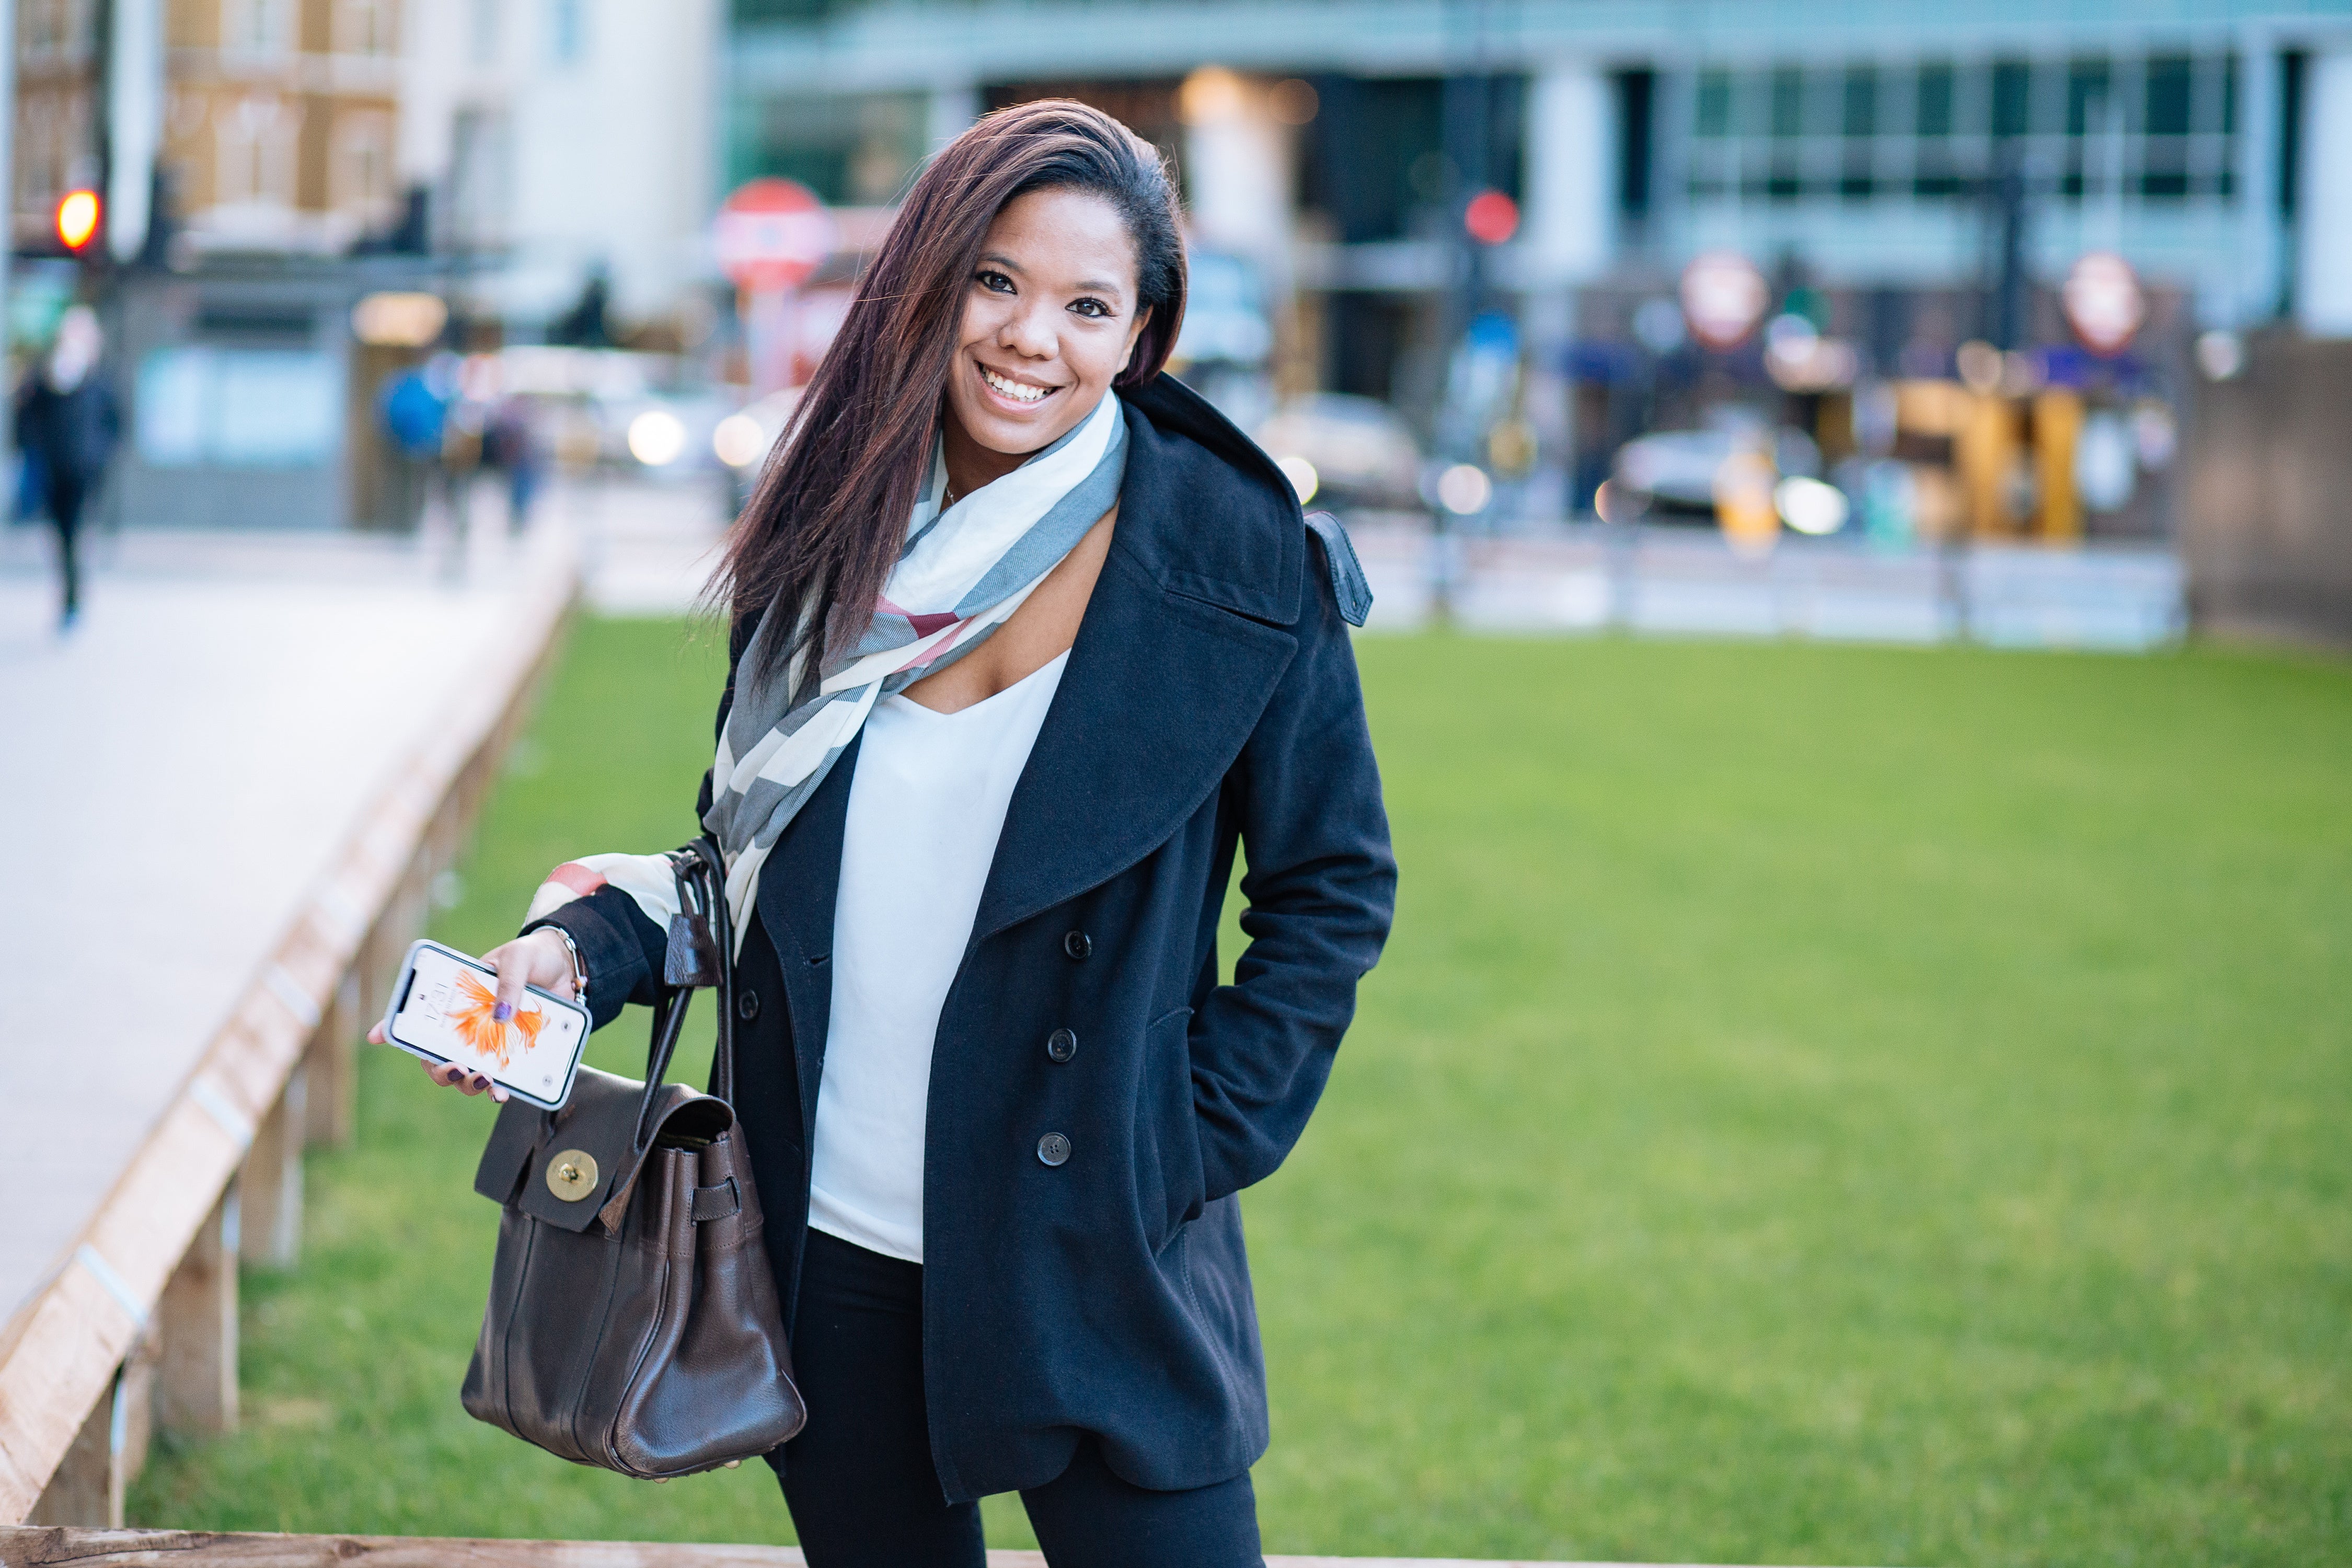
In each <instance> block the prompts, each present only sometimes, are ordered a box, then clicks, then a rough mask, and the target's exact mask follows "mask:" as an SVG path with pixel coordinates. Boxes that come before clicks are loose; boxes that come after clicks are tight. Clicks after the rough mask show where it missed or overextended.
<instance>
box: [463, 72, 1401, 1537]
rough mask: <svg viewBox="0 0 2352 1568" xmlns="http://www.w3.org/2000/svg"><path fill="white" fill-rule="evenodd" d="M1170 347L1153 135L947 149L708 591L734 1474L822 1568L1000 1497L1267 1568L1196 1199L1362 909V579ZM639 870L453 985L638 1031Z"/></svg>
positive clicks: (1239, 1329)
mask: <svg viewBox="0 0 2352 1568" xmlns="http://www.w3.org/2000/svg"><path fill="white" fill-rule="evenodd" d="M1183 306H1184V259H1183V251H1182V247H1181V238H1180V236H1179V233H1178V229H1177V216H1176V209H1175V201H1174V195H1173V193H1172V191H1171V188H1170V184H1169V182H1168V179H1167V177H1166V175H1165V174H1164V172H1163V171H1162V169H1161V167H1160V163H1159V161H1158V159H1157V157H1156V155H1155V154H1154V153H1152V152H1151V150H1150V147H1149V146H1148V145H1146V144H1145V143H1143V142H1140V141H1139V140H1138V139H1137V138H1136V137H1135V136H1134V135H1132V134H1131V133H1130V132H1128V131H1127V130H1126V129H1125V128H1124V127H1122V126H1120V125H1119V124H1118V122H1117V121H1113V120H1111V119H1109V118H1108V117H1107V116H1105V115H1102V114H1099V113H1097V112H1096V111H1095V110H1090V109H1087V108H1084V107H1082V106H1080V105H1077V104H1075V103H1043V104H1033V105H1030V106H1027V107H1024V108H1020V109H1014V110H1005V111H1003V113H1000V114H996V115H992V116H991V117H990V118H988V119H987V120H984V121H982V122H981V123H980V124H979V125H977V126H975V127H974V128H973V129H972V130H971V131H970V132H967V133H966V134H965V135H964V136H963V137H962V138H961V139H960V140H959V141H958V142H955V143H954V144H953V145H951V146H950V147H949V148H948V149H946V150H945V151H944V152H942V153H940V155H939V157H938V158H937V159H936V160H935V161H934V162H933V163H932V164H931V165H930V167H929V169H928V170H927V171H926V172H925V174H923V175H922V177H921V178H920V179H919V181H918V182H917V183H916V184H915V187H914V189H913V191H912V192H911V193H910V195H909V196H908V200H907V203H906V205H905V208H904V210H903V211H902V213H901V215H900V216H899V218H898V222H897V224H896V225H895V226H894V227H893V229H892V231H891V233H890V236H889V237H888V239H887V241H886V242H885V243H884V245H883V247H882V250H881V253H880V254H879V255H878V256H877V258H875V261H874V263H873V265H872V267H871V268H870V269H869V271H868V273H867V275H866V279H865V280H864V282H863V284H862V286H861V289H860V290H859V294H858V298H857V300H856V304H855V305H854V306H853V308H852V310H851V311H850V314H849V317H848V320H847V322H846V324H845V327H844V330H843V331H842V333H841V336H840V338H839V339H838V340H837V342H836V343H835V347H834V348H833V350H832V352H831V353H829V354H828V355H827V357H826V359H825V362H824V365H823V366H822V367H821V368H820V370H819V371H818V374H817V376H816V379H815V381H814V384H812V385H811V387H810V389H809V392H808V394H807V396H806V397H805V399H804V400H803V412H802V414H801V416H800V418H799V422H798V424H797V426H795V428H794V430H793V434H792V436H791V437H790V440H789V442H788V444H787V445H786V446H785V447H784V448H783V450H782V455H781V456H780V457H778V458H775V459H774V460H773V461H772V465H771V467H770V468H769V470H768V472H767V473H766V475H765V476H764V477H763V479H762V481H761V486H760V489H759V490H758V492H757V493H756V494H755V496H754V497H753V500H752V501H751V505H750V507H749V508H748V509H747V510H746V511H745V513H744V516H743V518H742V520H741V521H740V524H739V529H738V531H737V533H736V535H735V538H734V540H733V542H732V545H731V548H730V553H729V555H728V557H727V560H726V563H725V565H724V566H723V568H722V577H721V582H722V583H723V584H724V586H725V590H726V593H727V595H728V596H729V600H730V605H731V608H732V613H733V635H732V638H731V647H730V652H731V655H732V658H733V669H732V673H731V674H730V679H729V683H728V689H727V693H726V695H725V696H723V697H722V698H721V700H720V703H719V751H718V758H717V762H716V763H715V764H714V767H713V770H712V773H711V774H710V775H709V777H707V778H706V780H705V782H704V787H703V795H702V801H701V809H702V816H703V821H704V823H705V825H706V826H708V827H709V829H710V831H712V832H713V833H714V834H716V835H717V837H719V842H720V844H721V847H722V848H723V849H724V851H725V854H726V857H727V859H728V864H729V868H730V877H729V889H730V903H731V904H732V905H733V907H734V909H735V910H736V913H737V929H738V931H739V933H740V948H739V957H738V980H737V985H738V989H739V996H738V1023H739V1033H738V1041H739V1044H738V1061H739V1067H738V1072H739V1074H740V1077H739V1079H738V1083H739V1093H738V1110H739V1113H740V1118H741V1123H742V1125H743V1127H744V1129H745V1135H746V1138H747V1141H748V1143H749V1146H750V1149H751V1158H752V1162H753V1165H754V1168H755V1171H756V1173H757V1178H758V1182H759V1185H760V1196H761V1205H762V1207H763V1209H764V1211H765V1213H766V1214H767V1215H768V1224H769V1227H770V1229H769V1236H768V1245H769V1248H770V1252H771V1256H772V1258H773V1260H774V1265H775V1268H776V1272H777V1275H778V1286H779V1290H780V1299H781V1300H782V1301H783V1302H784V1303H785V1304H786V1305H785V1313H786V1321H787V1324H788V1326H789V1328H790V1331H791V1335H792V1342H793V1360H794V1363H795V1365H796V1367H797V1369H798V1372H799V1373H800V1376H801V1379H802V1390H803V1394H805V1396H806V1398H807V1402H808V1406H809V1410H810V1416H809V1421H808V1425H807V1426H806V1427H805V1429H804V1430H803V1433H802V1435H801V1436H798V1437H797V1438H795V1439H794V1440H793V1442H791V1443H790V1444H788V1445H786V1446H785V1447H784V1448H783V1450H782V1453H781V1454H779V1455H775V1456H772V1459H773V1460H774V1461H775V1462H776V1466H777V1468H778V1469H779V1470H780V1471H781V1472H782V1479H783V1488H784V1493H785V1497H786V1499H787V1500H788V1502H789V1504H790V1506H791V1509H792V1513H793V1521H794V1523H795V1525H796V1526H797V1527H798V1531H799V1535H800V1540H801V1542H802V1545H803V1548H804V1549H805V1550H806V1552H807V1553H808V1557H809V1561H810V1562H811V1563H815V1564H818V1565H820V1568H824V1565H830V1564H857V1563H894V1564H910V1563H912V1564H931V1563H939V1564H950V1563H952V1564H960V1565H961V1564H971V1565H974V1568H977V1565H978V1564H979V1563H981V1562H982V1549H981V1528H980V1518H979V1510H978V1507H977V1504H976V1500H977V1499H978V1498H980V1497H982V1496H983V1495H985V1494H987V1493H991V1492H999V1491H1008V1490H1019V1491H1021V1492H1022V1493H1023V1495H1024V1501H1025V1502H1026V1504H1027V1507H1028V1510H1029V1514H1030V1518H1031V1520H1032V1521H1034V1525H1035V1527H1036V1531H1037V1534H1038V1537H1039V1540H1040V1541H1041V1542H1043V1544H1044V1546H1045V1552H1046V1554H1047V1556H1048V1558H1049V1559H1050V1560H1051V1561H1052V1562H1054V1563H1056V1564H1090V1563H1104V1564H1109V1563H1118V1564H1124V1565H1134V1564H1152V1563H1169V1564H1178V1563H1181V1564H1184V1565H1185V1568H1214V1565H1220V1564H1241V1563H1256V1562H1258V1561H1259V1556H1258V1537H1257V1525H1256V1517H1255V1501H1254V1499H1253V1496H1252V1493H1251V1489H1250V1481H1249V1467H1250V1465H1251V1464H1252V1463H1253V1462H1254V1461H1255V1459H1256V1458H1257V1457H1258V1456H1259V1455H1260V1454H1261V1453H1263V1452H1264V1451H1265V1445H1266V1413H1265V1373H1264V1368H1263V1365H1262V1362H1261V1358H1260V1354H1259V1349H1258V1338H1257V1326H1256V1321H1255V1308H1254V1306H1253V1304H1252V1301H1251V1296H1250V1283H1249V1272H1248V1267H1247V1264H1246V1261H1245V1259H1244V1254H1243V1247H1242V1229H1241V1214H1240V1209H1239V1206H1238V1205H1237V1203H1236V1201H1235V1197H1234V1194H1237V1193H1238V1192H1239V1191H1240V1190H1241V1189H1242V1188H1244V1187H1245V1186H1248V1185H1249V1184H1251V1183H1253V1182H1255V1181H1257V1180H1259V1179H1261V1178H1262V1177H1264V1176H1265V1175H1266V1174H1267V1173H1270V1172H1272V1171H1273V1170H1274V1169H1275V1167H1276V1165H1277V1164H1279V1163H1281V1161H1282V1158H1283V1156H1284V1155H1285V1153H1286V1152H1288V1150H1289V1148H1290V1146H1291V1144H1292V1143H1293V1142H1295V1141H1296V1140H1297V1137H1298V1134H1299V1132H1300V1131H1301V1129H1302V1128H1303V1127H1304V1125H1305V1123H1306V1121H1307V1113H1308V1111H1309V1110H1312V1109H1313V1107H1314V1104H1315V1101H1316V1099H1317V1097H1318V1094H1319V1093H1320V1091H1321V1089H1322V1086H1323V1083H1324V1079H1325V1078H1326V1076H1327V1075H1328V1071H1329V1069H1330V1064H1331V1058H1332V1053H1333V1052H1334V1050H1335V1049H1336V1048H1337V1047H1338V1046H1339V1037H1340V1035H1341V1034H1342V1032H1343V1031H1344V1030H1345V1028H1346V1026H1347V1024H1348V1021H1349V1016H1350V1015H1351V1013H1352V1011H1353V1007H1354V996H1355V986H1356V982H1357V980H1358V979H1359V978H1360V976H1361V975H1362V974H1363V973H1364V972H1365V971H1366V970H1368V969H1369V968H1370V966H1371V964H1372V963H1373V961H1374V959H1375V958H1376V957H1377V956H1378V954H1379V951H1380V946H1381V942H1382V940H1383V938H1384V937H1385V935H1386V933H1387V930H1388V924H1389V915H1390V909H1391V900H1392V897H1393V890H1394V885H1395V869H1394V864H1393V862H1392V860H1391V858H1390V853H1389V845H1388V833H1387V823H1386V819H1385V817H1384V816H1383V815H1382V811H1381V798H1380V784H1379V779H1378V776H1377V774H1376V773H1375V771H1374V767H1373V761H1372V753H1371V747H1370V740H1369V737H1368V735H1367V733H1366V730H1365V725H1364V718H1363V708H1362V700H1361V697H1360V691H1359V689H1358V685H1357V679H1356V671H1355V666H1354V662H1353V658H1352V656H1351V654H1350V651H1349V644H1348V637H1347V631H1346V627H1345V626H1344V625H1343V623H1342V619H1341V616H1340V612H1339V603H1340V597H1339V595H1343V594H1344V595H1347V596H1348V598H1349V602H1351V603H1352V602H1354V601H1355V598H1356V595H1359V594H1360V590H1361V580H1360V576H1358V575H1357V574H1356V572H1355V567H1354V563H1353V559H1352V557H1351V556H1349V555H1348V554H1347V553H1346V552H1345V548H1344V543H1342V542H1338V541H1337V540H1336V539H1335V540H1334V541H1332V542H1325V541H1324V539H1323V538H1322V537H1321V536H1320V535H1319V534H1318V533H1316V532H1315V531H1313V530H1311V529H1310V528H1309V527H1308V526H1307V524H1305V523H1304V522H1303V521H1302V520H1301V518H1300V516H1299V511H1298V507H1297V501H1296V500H1295V499H1294V497H1293V495H1292V492H1291V491H1290V490H1289V489H1288V488H1287V486H1286V483H1285V481H1284V479H1283V478H1282V476H1281V474H1280V473H1279V471H1278V470H1276V468H1274V466H1273V464H1272V463H1271V462H1269V461H1268V460H1267V458H1265V455H1264V454H1263V453H1261V452H1259V451H1258V450H1257V449H1256V448H1255V447H1253V446H1251V445H1250V443H1249V442H1248V441H1247V440H1246V439H1244V437H1242V436H1241V435H1240V434H1239V433H1238V432H1236V431H1235V430H1234V428H1233V427H1232V426H1230V425H1228V424H1226V423H1225V421H1224V420H1223V419H1222V418H1220V417H1219V416H1217V415H1216V413H1215V412H1214V411H1213V410H1212V409H1211V408H1210V407H1209V406H1208V405H1206V404H1204V403H1202V401H1201V400H1200V399H1199V398H1198V397H1196V396H1195V395H1193V394H1192V393H1191V392H1189V391H1187V390H1186V389H1185V388H1183V387H1182V386H1181V384H1178V383H1176V382H1175V381H1173V380H1172V379H1170V378H1167V377H1163V376H1160V374H1158V373H1159V371H1160V366H1161V364H1162V363H1164V362H1165V361H1166V359H1167V357H1168V352H1169V348H1170V345H1171V343H1172V342H1173V341H1174V339H1175V336H1176V329H1177V325H1178V322H1179V321H1181V317H1182V313H1183ZM795 612H797V613H795ZM1237 840H1238V842H1239V844H1240V845H1241V847H1243V849H1244V851H1245V854H1246V858H1247V866H1248V869H1247V871H1246V873H1245V874H1244V878H1243V881H1242V887H1243V890H1244V895H1245V897H1246V899H1247V901H1248V912H1247V913H1246V914H1245V915H1244V917H1243V920H1242V925H1243V929H1244V931H1246V932H1247V933H1248V936H1249V939H1250V941H1249V946H1248V948H1247V950H1246V951H1245V952H1244V953H1243V954H1242V955H1241V958H1240V962H1239V964H1238V966H1237V969H1236V971H1235V981H1234V984H1231V985H1220V984H1217V956H1216V945H1215V939H1216V930H1217V923H1218V917H1219V911H1220V910H1221V908H1222V905H1223V897H1224V891H1225V889H1226V886H1227V883H1228V880H1229V878H1230V874H1231V869H1232V866H1233V857H1234V848H1235V845H1236V841H1237ZM667 878H668V873H667V867H666V865H665V864H664V863H662V862H659V861H646V860H644V859H642V858H637V857H631V856H597V857H592V858H589V859H587V860H584V861H580V862H574V863H572V864H571V865H568V866H566V867H562V868H559V869H558V872H557V874H556V876H555V877H554V878H553V879H551V884H550V888H549V889H543V890H542V898H543V900H545V901H546V902H547V903H550V904H558V907H554V908H553V909H552V910H545V909H543V908H541V906H536V905H535V906H534V913H535V914H538V915H540V916H541V918H540V919H539V920H537V921H534V923H533V924H532V925H531V926H530V927H527V928H526V932H525V934H524V935H523V936H521V937H520V938H518V939H517V940H516V941H514V942H509V943H507V944H506V945H505V946H503V947H500V948H499V949H498V950H497V951H496V952H492V953H491V954H490V955H489V956H490V958H491V960H492V961H493V962H494V963H496V964H497V966H498V969H499V988H500V994H501V998H502V1002H503V1003H505V1004H511V1003H512V1002H513V1001H514V1000H515V999H516V997H517V996H518V995H519V994H520V987H521V986H522V984H524V983H525V982H531V983H535V984H541V985H545V986H548V987H550V988H551V989H553V990H556V991H559V992H562V991H565V990H567V989H568V988H569V987H570V986H571V985H572V983H573V980H574V978H575V973H577V974H578V975H580V976H582V977H584V980H585V983H586V985H587V994H588V1000H589V1003H590V1005H591V1008H592V1010H593V1013H594V1016H595V1017H596V1020H597V1022H598V1023H599V1024H602V1023H604V1022H605V1021H608V1020H609V1019H610V1018H611V1017H612V1016H614V1014H615V1013H616V1012H618V1011H619V1009H620V1007H621V1005H622V1004H623V1003H624V1002H626V1001H640V1002H642V1001H646V1000H648V999H650V997H651V994H652V978H653V977H654V976H655V975H657V974H658V973H659V967H660V962H661V951H662V941H663V926H662V923H661V922H660V921H659V920H658V919H656V918H655V917H656V916H659V915H661V914H663V913H664V912H665V911H666V907H667V906H666V905H665V904H664V902H663V900H664V899H665V898H666V897H667V892H666V889H667V886H668V882H667ZM559 901H560V902H559ZM437 1076H439V1077H440V1078H441V1079H443V1080H445V1081H446V1080H454V1079H459V1078H461V1077H462V1072H461V1071H460V1070H459V1069H450V1070H449V1071H447V1072H446V1073H442V1074H439V1075H437ZM463 1087H465V1088H466V1089H467V1091H468V1092H474V1091H476V1090H478V1089H481V1088H486V1087H488V1086H487V1084H486V1083H485V1082H484V1081H483V1080H481V1079H474V1080H472V1081H470V1082H467V1083H465V1084H464V1086H463Z"/></svg>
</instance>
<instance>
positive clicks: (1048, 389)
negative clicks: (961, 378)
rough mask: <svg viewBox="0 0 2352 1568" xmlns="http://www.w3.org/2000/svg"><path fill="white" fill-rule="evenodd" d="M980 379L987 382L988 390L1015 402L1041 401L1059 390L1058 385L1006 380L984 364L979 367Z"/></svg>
mask: <svg viewBox="0 0 2352 1568" xmlns="http://www.w3.org/2000/svg"><path fill="white" fill-rule="evenodd" d="M980 379H981V380H982V381H984V382H986V383H988V386H989V390H990V391H992V392H994V393H996V394H997V395H999V396H1003V397H1009V398H1011V399H1012V400H1013V402H1015V403H1041V402H1043V401H1045V399H1046V398H1048V397H1050V396H1052V395H1054V394H1055V393H1056V392H1059V391H1060V390H1061V388H1060V387H1058V386H1031V385H1029V384H1026V383H1024V382H1018V381H1008V380H1006V379H1005V378H1004V377H1003V376H1001V375H999V374H996V373H995V372H994V371H992V370H991V369H989V368H988V367H987V366H986V365H984V364H983V365H982V366H981V367H980Z"/></svg>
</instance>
